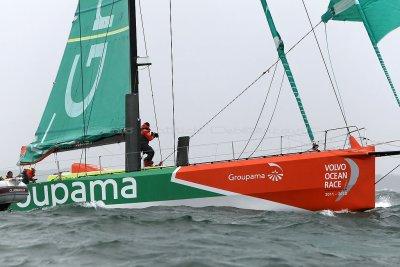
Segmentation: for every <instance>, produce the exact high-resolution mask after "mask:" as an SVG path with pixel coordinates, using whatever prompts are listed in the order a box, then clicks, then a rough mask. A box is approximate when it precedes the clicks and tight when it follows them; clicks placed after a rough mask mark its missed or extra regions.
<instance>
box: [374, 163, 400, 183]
mask: <svg viewBox="0 0 400 267" xmlns="http://www.w3.org/2000/svg"><path fill="white" fill-rule="evenodd" d="M399 167H400V164H399V165H397V166H396V167H394V168H393V169H392V170H391V171H390V172H388V173H387V174H385V175H384V176H382V178H381V179H379V180H378V181H376V182H375V185H376V184H378V183H380V182H381V181H383V179H385V178H386V177H388V176H389V175H390V174H392V173H393V172H394V171H395V170H397V169H398V168H399Z"/></svg>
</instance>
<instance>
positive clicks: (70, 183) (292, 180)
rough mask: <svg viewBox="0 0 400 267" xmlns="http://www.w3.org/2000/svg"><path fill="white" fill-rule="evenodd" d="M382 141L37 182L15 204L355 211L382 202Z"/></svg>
mask: <svg viewBox="0 0 400 267" xmlns="http://www.w3.org/2000/svg"><path fill="white" fill-rule="evenodd" d="M373 151H374V147H362V148H358V149H347V150H335V151H324V152H306V153H302V154H293V155H284V156H272V157H265V158H255V159H249V160H238V161H231V162H217V163H212V164H211V163H210V164H198V165H192V166H187V167H179V168H175V167H171V168H160V169H152V170H144V171H141V172H134V173H118V174H104V175H97V176H91V177H90V176H88V177H85V178H80V179H76V180H63V181H52V182H45V183H37V184H31V185H29V187H28V188H29V192H30V194H29V196H28V199H27V200H26V201H25V202H22V203H18V204H13V205H12V206H11V209H12V210H33V209H43V208H48V207H54V206H59V205H68V204H87V203H91V204H92V205H96V206H101V207H104V208H146V207H151V206H192V207H206V206H226V207H236V208H244V209H255V210H275V211H276V210H303V211H319V210H334V211H341V210H350V211H362V210H367V209H372V208H374V206H375V157H373V156H370V153H371V152H373Z"/></svg>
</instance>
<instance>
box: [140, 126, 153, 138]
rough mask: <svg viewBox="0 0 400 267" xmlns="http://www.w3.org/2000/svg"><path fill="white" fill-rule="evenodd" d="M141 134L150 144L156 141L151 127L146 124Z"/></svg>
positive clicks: (141, 129)
mask: <svg viewBox="0 0 400 267" xmlns="http://www.w3.org/2000/svg"><path fill="white" fill-rule="evenodd" d="M140 134H141V135H142V136H143V137H144V138H145V139H146V140H147V141H149V142H150V141H152V140H153V139H154V134H153V133H152V132H151V129H150V127H149V126H147V125H146V124H143V125H142V127H141V128H140Z"/></svg>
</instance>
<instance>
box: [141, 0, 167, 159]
mask: <svg viewBox="0 0 400 267" xmlns="http://www.w3.org/2000/svg"><path fill="white" fill-rule="evenodd" d="M139 13H140V20H141V25H142V32H143V41H144V49H145V52H146V57H149V50H148V47H147V38H146V32H145V29H144V19H143V12H142V1H141V0H139ZM147 74H148V76H149V83H150V91H151V98H152V102H153V113H154V120H155V123H156V130H157V133H159V132H160V128H159V127H158V115H157V109H156V101H155V96H154V89H153V79H152V76H151V68H150V66H147ZM157 140H158V147H159V151H160V157H161V162H163V154H162V148H161V141H160V137H158V138H157Z"/></svg>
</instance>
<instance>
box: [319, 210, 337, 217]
mask: <svg viewBox="0 0 400 267" xmlns="http://www.w3.org/2000/svg"><path fill="white" fill-rule="evenodd" d="M319 214H321V215H324V216H327V217H335V213H334V212H333V211H331V210H322V211H320V212H319Z"/></svg>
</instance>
